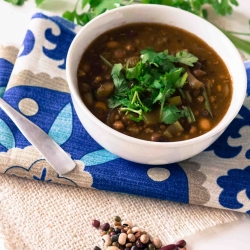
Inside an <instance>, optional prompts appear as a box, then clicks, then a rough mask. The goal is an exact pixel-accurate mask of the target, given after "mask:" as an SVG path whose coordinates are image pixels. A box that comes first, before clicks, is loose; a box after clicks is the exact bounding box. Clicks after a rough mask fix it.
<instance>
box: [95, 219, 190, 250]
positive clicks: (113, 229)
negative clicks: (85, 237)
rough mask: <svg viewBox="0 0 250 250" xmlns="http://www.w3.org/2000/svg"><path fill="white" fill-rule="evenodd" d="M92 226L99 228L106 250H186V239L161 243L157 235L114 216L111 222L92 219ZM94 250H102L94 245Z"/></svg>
mask: <svg viewBox="0 0 250 250" xmlns="http://www.w3.org/2000/svg"><path fill="white" fill-rule="evenodd" d="M92 226H93V227H95V228H96V229H100V230H101V233H100V235H101V237H102V241H103V249H107V250H187V248H186V241H185V240H183V239H181V240H179V241H177V242H176V243H173V244H168V245H165V246H164V245H163V244H162V241H161V240H160V239H159V238H158V237H152V236H151V235H150V234H149V233H148V232H146V231H144V230H143V229H142V228H140V227H138V226H137V225H133V224H132V223H131V222H130V221H122V220H121V217H120V216H115V217H114V221H113V222H112V223H109V222H105V223H103V224H101V223H100V221H99V220H93V221H92ZM94 250H102V248H100V247H99V246H95V247H94Z"/></svg>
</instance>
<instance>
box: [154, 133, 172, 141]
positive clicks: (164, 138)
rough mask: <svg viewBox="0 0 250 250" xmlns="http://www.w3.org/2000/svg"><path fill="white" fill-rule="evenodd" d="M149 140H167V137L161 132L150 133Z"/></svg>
mask: <svg viewBox="0 0 250 250" xmlns="http://www.w3.org/2000/svg"><path fill="white" fill-rule="evenodd" d="M150 139H151V141H154V142H166V141H168V139H167V138H166V137H165V136H164V135H161V134H156V133H154V134H152V136H151V138H150Z"/></svg>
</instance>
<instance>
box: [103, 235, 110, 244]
mask: <svg viewBox="0 0 250 250" xmlns="http://www.w3.org/2000/svg"><path fill="white" fill-rule="evenodd" d="M102 240H103V243H104V245H105V246H110V245H111V239H110V236H109V235H108V234H105V235H103V236H102Z"/></svg>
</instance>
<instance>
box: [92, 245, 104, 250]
mask: <svg viewBox="0 0 250 250" xmlns="http://www.w3.org/2000/svg"><path fill="white" fill-rule="evenodd" d="M94 250H102V249H101V248H100V247H98V246H95V247H94Z"/></svg>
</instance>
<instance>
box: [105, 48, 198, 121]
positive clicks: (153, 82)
mask: <svg viewBox="0 0 250 250" xmlns="http://www.w3.org/2000/svg"><path fill="white" fill-rule="evenodd" d="M197 61H198V58H197V57H196V56H194V55H193V54H191V53H189V52H187V51H179V52H178V53H177V54H176V55H169V54H168V51H167V50H165V51H163V52H159V53H158V52H156V51H154V49H153V48H147V49H145V50H142V51H141V56H140V60H139V62H138V63H137V64H136V65H135V66H134V67H129V64H128V63H127V64H126V66H125V67H124V66H123V65H122V64H115V65H114V66H113V68H112V72H111V76H112V78H113V82H114V85H115V90H114V94H113V95H112V97H111V98H110V99H109V100H108V105H109V107H110V108H116V107H119V108H120V110H121V111H123V112H126V113H127V114H130V119H131V120H134V121H136V122H139V121H141V120H144V114H145V113H147V112H150V111H152V110H153V109H155V108H156V109H157V107H159V112H160V113H159V118H160V122H163V123H166V124H173V123H175V122H176V121H178V120H179V119H180V118H181V117H188V116H190V113H189V112H188V111H187V110H186V109H179V108H178V107H177V106H176V105H174V104H168V100H169V99H170V98H171V97H172V96H173V94H174V93H175V92H176V91H178V90H180V89H181V88H183V86H184V85H185V84H186V82H187V76H188V73H187V72H186V71H185V68H184V67H181V66H176V65H187V66H193V63H195V62H197ZM131 83H132V84H131ZM129 84H130V85H129ZM129 86H132V87H129Z"/></svg>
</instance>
